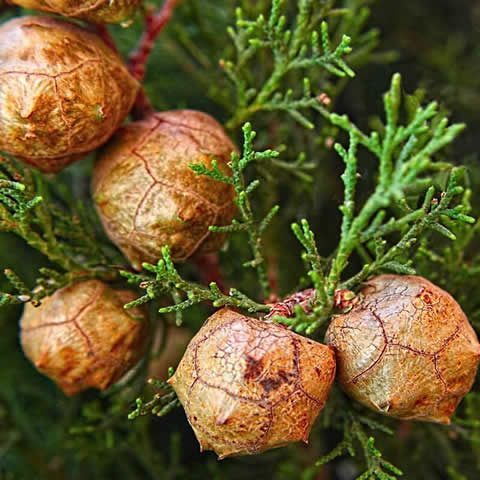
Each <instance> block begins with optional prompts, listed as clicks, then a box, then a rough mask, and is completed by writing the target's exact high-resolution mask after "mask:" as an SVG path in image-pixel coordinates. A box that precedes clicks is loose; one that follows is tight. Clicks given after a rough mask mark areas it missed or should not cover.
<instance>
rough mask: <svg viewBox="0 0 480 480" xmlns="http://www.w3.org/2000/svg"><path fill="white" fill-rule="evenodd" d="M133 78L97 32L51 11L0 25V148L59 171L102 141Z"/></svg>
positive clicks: (130, 97) (127, 105) (126, 100)
mask: <svg viewBox="0 0 480 480" xmlns="http://www.w3.org/2000/svg"><path fill="white" fill-rule="evenodd" d="M137 89H138V84H137V82H136V80H135V79H134V78H133V77H132V76H131V75H130V74H129V73H128V71H127V69H126V68H125V66H124V65H123V63H122V60H121V59H120V57H118V56H117V54H115V53H114V52H113V51H112V50H111V49H110V48H109V47H108V46H107V45H105V44H104V42H103V41H102V40H101V38H100V37H98V36H97V35H95V34H93V33H90V32H88V31H86V30H85V29H83V28H80V27H78V26H76V25H73V24H71V23H68V22H64V21H61V20H56V19H53V18H49V17H20V18H16V19H13V20H10V21H9V22H7V23H5V24H3V25H2V26H1V27H0V150H1V151H3V152H5V153H9V154H11V155H14V156H15V157H17V158H18V159H19V160H22V161H24V162H26V163H29V164H31V165H33V166H35V167H36V168H38V169H40V170H42V171H44V172H57V171H59V170H61V169H62V168H64V167H65V166H67V165H68V164H70V163H72V162H73V161H75V160H78V159H80V158H82V157H83V156H85V155H86V154H87V153H89V152H91V151H93V150H95V149H96V148H97V147H99V146H100V145H102V144H103V143H105V142H106V141H107V140H108V138H109V137H110V136H111V135H112V134H113V133H114V131H115V130H116V129H117V128H118V127H119V125H120V124H121V123H122V121H123V120H124V119H125V117H126V116H127V114H128V112H129V111H130V109H131V107H132V105H133V102H134V100H135V96H136V92H137Z"/></svg>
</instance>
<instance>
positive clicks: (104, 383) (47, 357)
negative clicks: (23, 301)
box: [20, 280, 148, 395]
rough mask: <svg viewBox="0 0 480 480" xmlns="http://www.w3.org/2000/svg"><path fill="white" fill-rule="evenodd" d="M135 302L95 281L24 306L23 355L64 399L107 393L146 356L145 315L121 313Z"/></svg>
mask: <svg viewBox="0 0 480 480" xmlns="http://www.w3.org/2000/svg"><path fill="white" fill-rule="evenodd" d="M134 298H135V294H134V293H133V292H131V291H116V290H112V289H111V288H109V287H108V286H107V285H105V284H104V283H103V282H100V281H98V280H88V281H83V282H79V283H74V284H72V285H70V286H68V287H65V288H63V289H61V290H58V291H57V292H55V293H54V294H53V295H52V296H51V297H47V298H45V299H43V300H42V305H41V306H40V307H37V308H35V307H33V306H32V305H26V307H25V311H24V313H23V316H22V318H21V321H20V326H21V329H22V332H21V343H22V347H23V350H24V352H25V355H26V356H27V357H28V358H29V359H30V360H31V361H32V362H33V363H34V365H35V366H36V367H37V368H38V370H40V371H41V372H42V373H44V374H45V375H47V376H49V377H50V378H51V379H52V380H54V381H55V382H56V383H57V384H58V385H59V386H60V387H61V388H62V389H63V391H64V392H65V393H66V394H67V395H73V394H75V393H78V392H80V391H82V390H85V389H86V388H89V387H96V388H100V389H102V390H105V389H106V388H108V387H110V386H111V385H112V384H113V383H115V382H116V381H117V380H119V379H120V377H122V376H123V375H124V374H125V373H126V372H127V371H128V370H129V369H130V368H132V367H133V366H134V365H135V364H136V363H137V362H138V361H139V360H140V358H141V357H142V355H143V353H144V352H145V349H146V346H147V340H148V338H147V337H148V336H147V333H148V320H147V315H146V312H145V311H144V310H143V309H140V308H133V309H130V310H125V309H124V308H123V305H124V304H125V303H127V302H129V301H131V300H133V299H134Z"/></svg>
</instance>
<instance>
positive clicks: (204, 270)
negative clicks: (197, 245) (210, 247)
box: [195, 253, 228, 293]
mask: <svg viewBox="0 0 480 480" xmlns="http://www.w3.org/2000/svg"><path fill="white" fill-rule="evenodd" d="M195 265H196V266H197V270H198V273H199V275H200V278H201V281H202V283H203V284H205V285H209V284H210V283H211V282H215V283H216V284H217V287H218V288H219V289H220V290H221V291H222V292H223V293H226V292H227V291H228V285H227V284H226V283H225V279H224V278H223V274H222V271H221V269H220V261H219V260H218V254H216V253H209V254H207V255H202V256H201V257H199V258H197V259H196V260H195Z"/></svg>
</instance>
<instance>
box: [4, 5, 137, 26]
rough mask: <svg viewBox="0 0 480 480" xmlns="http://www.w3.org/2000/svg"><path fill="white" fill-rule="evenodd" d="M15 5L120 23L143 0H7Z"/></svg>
mask: <svg viewBox="0 0 480 480" xmlns="http://www.w3.org/2000/svg"><path fill="white" fill-rule="evenodd" d="M9 1H10V2H11V3H13V4H15V5H20V6H21V7H25V8H31V9H32V10H41V11H42V12H49V13H56V14H58V15H63V16H65V17H72V18H78V19H80V20H86V21H87V22H93V23H121V22H124V21H125V20H128V19H130V18H132V17H133V15H134V14H135V11H136V9H137V8H138V7H139V6H140V4H141V3H142V1H143V0H115V1H113V2H112V1H111V0H9Z"/></svg>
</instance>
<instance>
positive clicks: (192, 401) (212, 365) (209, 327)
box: [169, 308, 335, 458]
mask: <svg viewBox="0 0 480 480" xmlns="http://www.w3.org/2000/svg"><path fill="white" fill-rule="evenodd" d="M334 377H335V354H334V352H333V349H331V348H329V347H327V346H325V345H322V344H320V343H316V342H313V341H312V340H309V339H307V338H304V337H301V336H300V335H297V334H295V333H292V332H291V331H289V330H287V329H285V328H283V327H281V326H279V325H278V324H275V323H270V322H266V321H261V320H257V319H254V318H250V317H246V316H244V315H241V314H240V313H237V312H235V311H233V310H231V309H227V308H225V309H223V310H220V311H218V312H217V313H215V314H214V315H212V316H211V317H210V318H209V319H208V321H207V322H206V323H205V325H204V326H203V327H202V328H201V329H200V331H199V332H198V333H197V335H196V336H195V337H194V338H193V340H192V341H191V343H190V344H189V346H188V348H187V350H186V352H185V355H184V357H183V359H182V361H181V362H180V365H179V366H178V368H177V371H176V372H175V375H174V376H173V377H172V378H171V379H170V381H169V382H170V383H171V384H172V386H173V388H174V389H175V391H176V393H177V395H178V398H179V399H180V402H181V403H182V405H183V406H184V408H185V412H186V414H187V418H188V421H189V422H190V425H191V426H192V428H193V430H194V431H195V434H196V436H197V439H198V441H199V443H200V448H201V449H202V450H214V451H215V452H216V453H217V454H218V455H219V456H220V458H224V457H227V456H230V455H246V454H254V453H260V452H263V451H264V450H268V449H270V448H275V447H280V446H282V445H286V444H288V443H290V442H296V441H299V440H303V441H305V442H306V441H307V440H308V435H309V433H310V429H311V427H312V425H313V422H314V421H315V419H316V417H317V416H318V414H319V412H320V410H322V408H323V406H324V404H325V402H326V400H327V396H328V393H329V391H330V388H331V386H332V383H333V380H334Z"/></svg>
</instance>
